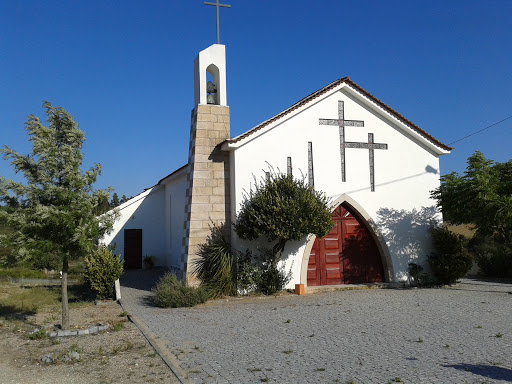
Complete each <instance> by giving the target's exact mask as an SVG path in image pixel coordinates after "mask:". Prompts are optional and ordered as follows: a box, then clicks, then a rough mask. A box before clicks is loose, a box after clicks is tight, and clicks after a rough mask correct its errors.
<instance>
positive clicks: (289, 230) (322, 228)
mask: <svg viewBox="0 0 512 384" xmlns="http://www.w3.org/2000/svg"><path fill="white" fill-rule="evenodd" d="M333 224H334V223H333V221H332V218H331V210H330V208H329V201H328V199H327V197H326V196H325V194H324V193H323V192H319V191H315V189H314V188H313V187H312V186H309V185H308V184H307V183H306V181H305V179H304V178H302V179H294V178H293V177H292V176H288V175H284V174H277V173H275V172H271V174H270V177H268V178H267V179H262V180H261V181H260V182H259V183H256V185H255V189H254V190H252V189H251V191H250V192H249V194H247V195H246V196H245V197H244V201H243V202H242V209H241V210H240V212H239V214H238V218H237V222H236V224H235V225H234V229H235V232H236V233H237V235H238V236H239V237H240V238H242V239H248V240H255V239H259V238H266V239H267V241H268V242H269V243H271V244H272V246H271V252H270V255H269V257H268V258H269V259H270V260H269V261H270V262H271V264H272V265H271V267H272V268H275V267H276V264H277V262H278V261H279V260H280V258H281V255H282V252H283V250H284V247H285V245H286V243H287V242H288V241H290V240H303V239H304V237H305V236H307V235H308V234H315V235H316V236H318V237H324V236H325V235H326V234H327V233H329V231H330V230H331V228H332V226H333Z"/></svg>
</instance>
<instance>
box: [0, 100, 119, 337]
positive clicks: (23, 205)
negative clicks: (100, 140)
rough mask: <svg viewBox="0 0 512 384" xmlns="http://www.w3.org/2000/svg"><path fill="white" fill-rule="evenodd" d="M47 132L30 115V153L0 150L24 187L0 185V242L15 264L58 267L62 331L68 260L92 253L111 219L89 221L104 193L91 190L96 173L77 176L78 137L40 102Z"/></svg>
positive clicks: (63, 115)
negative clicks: (3, 233) (43, 261)
mask: <svg viewBox="0 0 512 384" xmlns="http://www.w3.org/2000/svg"><path fill="white" fill-rule="evenodd" d="M43 108H45V109H46V116H47V121H48V127H46V126H44V125H43V124H42V123H41V121H40V120H39V118H38V117H36V116H34V115H30V116H29V117H28V120H27V122H26V124H25V130H26V131H27V133H28V136H29V141H30V142H31V143H32V151H31V153H30V154H28V155H21V154H19V153H18V152H15V151H14V150H13V149H11V148H10V147H8V146H4V147H3V148H2V149H1V153H3V154H4V159H6V160H10V161H11V165H12V167H13V168H14V170H15V171H16V172H17V173H22V174H23V175H24V176H25V179H26V184H23V183H18V182H15V181H12V180H5V179H1V180H0V199H1V200H3V201H4V202H5V203H7V204H9V205H11V206H16V209H15V210H14V211H13V212H12V213H10V214H7V213H5V212H3V211H2V212H1V213H0V215H2V216H3V217H4V218H6V220H7V223H8V225H9V227H10V228H12V229H13V232H12V233H11V234H10V236H9V237H8V238H4V240H6V241H7V243H8V244H9V245H12V246H13V252H14V255H15V257H16V259H17V260H23V259H29V260H30V259H32V260H37V259H39V258H41V257H43V256H45V257H49V258H50V259H51V261H52V262H53V261H56V260H58V261H59V262H60V263H62V327H63V328H64V329H66V328H69V311H68V295H67V276H68V263H69V260H71V259H73V258H78V257H84V256H87V255H90V254H92V253H93V251H94V249H95V243H96V241H97V239H98V238H100V237H101V236H103V235H104V234H105V233H107V232H108V231H109V230H110V229H111V228H112V225H113V221H114V220H115V216H116V213H115V212H111V213H109V214H105V215H102V216H100V217H95V215H94V208H95V207H97V206H98V203H99V202H100V201H101V200H102V199H104V198H108V191H106V190H94V188H93V184H94V183H95V181H96V179H97V177H98V175H99V174H100V171H101V166H100V165H99V164H95V165H94V166H93V167H92V168H91V169H89V170H88V171H85V172H83V171H82V170H81V169H80V167H81V166H82V161H83V156H82V152H81V150H82V146H83V143H84V141H85V136H84V133H83V132H82V131H81V130H80V129H79V128H78V125H77V124H76V123H75V122H74V121H73V117H72V116H71V115H70V114H68V113H67V112H66V111H65V110H64V109H63V108H61V107H52V105H51V104H50V103H49V102H47V101H45V102H44V103H43Z"/></svg>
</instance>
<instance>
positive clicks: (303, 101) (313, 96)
mask: <svg viewBox="0 0 512 384" xmlns="http://www.w3.org/2000/svg"><path fill="white" fill-rule="evenodd" d="M343 83H345V84H348V85H350V86H351V87H352V88H354V89H356V90H357V91H358V92H360V93H361V94H363V95H364V96H366V97H367V98H368V99H370V100H371V101H373V102H374V103H375V104H377V105H378V106H380V107H381V108H383V109H384V110H385V111H387V112H389V113H390V114H391V115H393V116H394V117H396V118H397V119H398V120H400V121H401V122H403V123H405V124H406V125H408V126H409V127H410V128H412V129H413V130H414V131H416V132H417V133H418V134H420V135H421V136H423V137H424V138H425V139H427V140H428V141H430V142H431V143H433V144H434V145H436V146H438V147H440V148H442V149H444V150H447V151H450V150H452V149H453V148H452V147H450V146H448V145H446V144H443V143H441V142H440V141H439V140H437V139H436V138H435V137H433V136H431V135H429V134H428V133H427V132H425V131H424V130H423V129H421V128H420V127H418V126H417V125H416V124H414V123H412V122H411V121H409V120H407V119H406V118H405V117H404V116H402V115H401V114H399V113H398V112H396V111H395V110H394V109H392V108H391V107H389V106H388V105H386V104H384V103H383V102H382V101H380V100H379V99H377V98H376V97H375V96H373V95H372V94H370V93H369V92H367V91H365V90H364V89H363V88H361V87H360V86H359V85H357V84H356V83H354V82H353V81H352V80H350V78H349V77H348V76H347V77H342V78H341V79H338V80H336V81H334V82H332V83H331V84H329V85H327V86H325V87H323V88H321V89H319V90H318V91H315V92H313V93H312V94H310V95H309V96H306V97H305V98H303V99H301V100H299V101H298V102H297V103H295V104H293V105H292V106H291V107H289V108H287V109H285V110H284V111H283V112H281V113H278V114H277V115H275V116H274V117H272V118H270V119H268V120H266V121H264V122H263V123H261V124H259V125H257V126H256V127H254V128H252V129H250V130H249V131H247V132H245V133H243V134H241V135H239V136H237V137H234V138H232V139H227V140H225V141H224V142H225V143H230V144H233V143H237V142H239V141H240V140H243V139H245V138H246V137H248V136H250V135H252V134H253V133H255V132H257V131H259V130H260V129H262V128H264V127H266V126H267V125H269V124H271V123H273V122H274V121H276V120H279V119H280V118H282V117H284V116H286V115H287V114H289V113H291V112H293V111H294V110H296V109H297V108H300V107H302V106H303V105H305V104H307V103H309V102H310V101H312V100H314V99H316V98H317V97H318V96H321V95H323V94H324V93H326V92H329V91H330V90H331V89H333V88H335V87H337V86H338V85H341V84H343Z"/></svg>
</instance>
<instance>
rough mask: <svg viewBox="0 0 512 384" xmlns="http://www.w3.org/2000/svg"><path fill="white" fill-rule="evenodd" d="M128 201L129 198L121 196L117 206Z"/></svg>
mask: <svg viewBox="0 0 512 384" xmlns="http://www.w3.org/2000/svg"><path fill="white" fill-rule="evenodd" d="M130 199H131V197H126V195H123V196H121V200H119V205H121V204H124V203H126V202H127V201H128V200H130Z"/></svg>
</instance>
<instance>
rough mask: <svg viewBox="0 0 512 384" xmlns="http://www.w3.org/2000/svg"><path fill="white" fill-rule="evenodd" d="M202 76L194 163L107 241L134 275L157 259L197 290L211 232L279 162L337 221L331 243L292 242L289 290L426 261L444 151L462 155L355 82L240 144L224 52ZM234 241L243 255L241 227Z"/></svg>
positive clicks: (198, 74)
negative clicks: (202, 247)
mask: <svg viewBox="0 0 512 384" xmlns="http://www.w3.org/2000/svg"><path fill="white" fill-rule="evenodd" d="M207 73H210V75H211V77H212V79H213V83H214V84H215V86H216V92H213V89H212V88H211V84H210V87H209V86H208V85H207ZM194 78H195V106H194V109H193V111H192V116H191V126H190V145H189V158H188V163H187V164H186V165H185V166H183V167H182V168H179V169H177V170H175V171H174V172H172V173H171V174H169V175H168V176H166V177H164V178H162V179H161V180H160V181H158V182H157V183H156V184H155V185H154V186H153V187H151V188H149V189H147V190H145V191H144V192H142V193H141V194H139V195H137V196H135V197H134V198H132V199H131V200H129V201H127V202H126V203H124V204H123V205H121V206H120V207H119V209H120V213H121V217H120V219H119V220H118V221H117V222H116V223H115V226H114V231H113V232H112V233H111V234H110V235H108V236H107V237H106V238H105V239H104V240H103V241H104V242H105V243H107V244H109V243H115V244H116V245H117V246H116V251H120V252H121V254H122V257H124V259H125V267H126V268H142V267H143V265H142V264H143V263H142V260H143V258H144V257H145V256H153V257H154V258H155V262H156V265H159V266H167V267H169V268H170V269H172V270H174V271H176V272H177V273H178V274H179V275H180V276H181V277H182V278H184V279H186V281H187V282H189V283H192V284H193V283H195V280H194V276H193V269H194V268H193V267H194V260H195V259H196V251H197V248H198V244H201V243H203V242H204V241H205V239H206V237H207V236H208V235H209V234H210V225H211V224H212V222H213V223H217V224H220V223H227V225H230V224H231V223H233V222H235V221H236V214H237V211H239V210H240V207H241V203H242V202H243V199H244V194H245V193H246V191H249V190H250V189H251V186H253V185H254V180H255V178H256V180H260V179H261V178H264V177H266V175H265V173H266V170H269V166H271V167H272V168H273V169H275V170H280V171H281V172H287V173H288V174H292V175H293V176H295V177H302V175H303V176H304V177H306V180H307V181H308V182H309V184H310V185H313V186H314V188H315V189H316V190H319V191H323V192H324V193H325V194H326V195H327V196H328V197H329V198H330V201H331V206H332V212H333V213H332V215H333V219H334V222H335V225H334V227H333V229H332V230H331V232H330V233H329V234H328V235H327V236H325V237H324V238H322V239H317V238H315V236H314V235H310V236H307V237H306V238H304V239H303V240H302V241H300V242H289V243H288V244H287V246H286V249H285V252H284V254H285V257H284V258H283V260H282V263H283V265H284V268H285V270H286V271H291V280H290V282H289V283H288V287H293V286H294V285H295V284H304V285H305V286H306V287H308V286H316V285H337V284H348V283H369V282H398V281H405V280H407V277H408V274H407V271H408V264H409V263H411V262H414V263H418V264H420V265H425V264H426V258H427V255H428V254H429V253H430V252H431V240H430V237H429V234H428V228H429V226H430V225H431V224H432V222H434V221H436V220H437V221H439V220H440V218H441V217H440V214H439V212H438V211H437V209H436V208H435V201H434V200H432V199H430V191H431V190H433V189H435V188H437V187H438V186H439V182H440V181H439V178H440V170H439V156H441V155H445V154H448V153H449V152H450V150H451V149H452V148H450V147H449V146H447V145H445V144H443V143H441V142H440V141H438V140H436V139H435V138H434V137H432V136H430V135H429V134H428V133H427V132H425V131H424V130H422V129H421V128H420V127H418V126H416V125H415V124H414V123H412V122H411V121H409V120H407V119H406V118H405V117H404V116H402V115H400V114H399V113H398V112H396V111H394V110H393V109H391V108H390V107H388V106H387V105H386V104H384V103H383V102H382V101H380V100H379V99H377V98H376V97H375V96H373V95H371V94H370V93H368V92H367V91H365V90H364V89H362V88H361V87H360V86H358V85H357V84H356V83H354V82H353V81H352V80H350V79H349V78H348V77H344V78H341V79H339V80H336V81H333V82H332V83H330V84H328V85H327V86H325V87H323V88H321V89H319V90H318V91H316V92H313V93H312V94H310V95H308V96H306V97H304V98H303V99H301V100H300V101H299V102H297V103H295V104H294V105H292V106H291V107H289V108H288V109H286V110H284V111H282V112H281V113H279V114H277V115H275V116H274V117H272V118H270V119H268V120H266V121H264V122H262V123H261V124H259V125H257V126H256V127H254V128H252V129H250V130H249V131H247V132H245V133H244V134H242V135H239V136H237V137H231V136H230V124H229V107H228V103H227V94H226V58H225V46H224V45H220V44H214V45H212V46H210V47H209V48H207V49H205V50H204V51H201V52H200V53H199V55H198V56H197V58H196V59H195V61H194ZM209 91H210V92H209ZM231 243H232V245H233V247H234V248H235V249H238V250H241V251H243V250H245V248H244V247H245V246H246V244H244V243H243V242H241V241H240V240H239V239H238V238H237V236H236V234H235V233H234V232H233V231H232V233H231Z"/></svg>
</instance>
